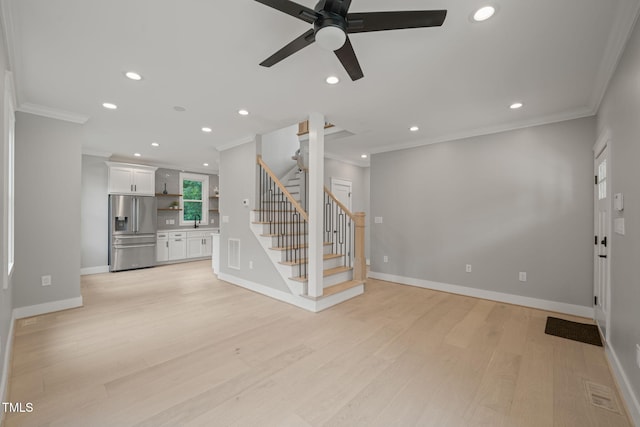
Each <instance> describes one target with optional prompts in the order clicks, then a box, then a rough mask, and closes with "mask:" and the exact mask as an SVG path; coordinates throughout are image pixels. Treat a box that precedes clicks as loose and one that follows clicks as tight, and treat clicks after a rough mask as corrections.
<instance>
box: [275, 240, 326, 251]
mask: <svg viewBox="0 0 640 427" xmlns="http://www.w3.org/2000/svg"><path fill="white" fill-rule="evenodd" d="M331 245H333V243H331V242H324V246H331ZM308 247H309V245H307V244H304V245H300V246H298V247H297V248H296V247H295V246H274V247H272V248H269V249H271V250H272V251H286V250H289V249H305V248H308Z"/></svg>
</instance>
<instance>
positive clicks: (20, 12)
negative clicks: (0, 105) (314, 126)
mask: <svg viewBox="0 0 640 427" xmlns="http://www.w3.org/2000/svg"><path fill="white" fill-rule="evenodd" d="M2 2H3V3H2V5H3V21H4V26H5V32H6V34H7V43H8V45H9V56H10V62H11V66H12V69H13V70H14V74H15V81H16V87H17V97H18V103H19V105H20V109H22V110H23V111H31V112H36V113H38V114H43V115H48V116H54V117H64V118H67V119H71V120H83V119H86V118H88V121H87V122H86V124H85V125H84V127H85V128H86V129H85V134H86V138H87V140H86V144H85V151H86V152H103V153H105V152H106V153H113V154H114V156H117V157H120V158H131V159H133V153H134V152H140V153H142V157H141V158H140V159H136V161H141V162H148V163H155V164H160V165H172V166H176V167H179V168H182V169H188V170H211V171H214V170H216V169H217V161H218V159H219V155H218V149H220V148H221V147H224V146H227V145H229V144H233V143H234V142H237V141H242V140H246V139H247V138H250V137H251V136H252V135H253V134H257V133H266V132H270V131H273V130H276V129H279V128H282V127H285V126H288V125H291V124H293V123H296V122H298V121H300V120H304V119H305V118H306V115H307V113H308V112H311V111H317V112H321V113H324V114H325V115H326V117H327V120H328V121H331V122H332V123H335V124H336V125H338V126H339V127H341V128H344V129H346V130H349V131H350V132H353V133H354V134H355V135H353V136H351V137H348V138H344V139H339V140H336V141H331V142H328V143H327V150H328V152H329V153H330V154H332V155H333V156H339V157H341V158H344V159H345V160H348V161H351V162H361V159H360V154H361V153H375V152H380V151H386V150H390V149H398V148H402V147H409V146H415V145H421V144H425V143H432V142H439V141H444V140H449V139H454V138H458V137H464V136H471V135H477V134H483V133H489V132H495V131H499V130H505V129H513V128H518V127H522V126H527V125H531V124H539V123H547V122H553V121H558V120H564V119H568V118H574V117H582V116H588V115H592V114H594V113H595V112H596V110H597V106H598V104H599V102H600V99H601V97H602V94H603V92H604V90H605V88H606V84H607V82H608V79H609V78H610V76H611V73H612V72H613V69H614V68H615V65H616V62H617V60H618V58H619V55H620V52H621V51H622V49H623V45H624V42H625V41H626V39H627V37H628V35H629V32H630V30H631V28H632V25H633V23H634V20H635V17H636V15H637V12H638V5H639V2H640V0H562V1H558V0H520V1H513V0H509V1H507V0H496V1H492V0H489V1H488V2H482V1H476V0H457V1H445V0H399V1H393V2H391V1H382V0H366V1H365V0H354V1H353V3H352V6H351V11H352V12H362V11H377V10H381V11H382V10H420V9H427V10H429V9H448V15H447V19H446V20H445V23H444V25H443V26H442V27H440V28H427V29H413V30H401V31H390V32H376V33H366V34H354V35H352V36H351V40H352V44H353V46H354V48H355V51H356V53H357V55H358V58H359V60H360V64H361V65H362V68H363V70H364V74H365V77H364V78H363V79H361V80H359V81H356V82H352V81H351V80H350V79H349V78H348V76H347V74H346V72H345V71H344V70H343V69H342V67H341V65H340V63H339V62H338V60H337V58H335V56H334V55H333V54H332V53H330V52H326V51H323V50H322V49H321V48H320V47H319V46H317V45H312V46H310V47H308V48H306V49H304V50H302V51H300V52H298V53H297V54H295V55H293V56H291V57H290V58H288V59H286V60H285V61H283V62H281V63H280V64H277V65H275V66H274V67H272V68H263V67H260V66H259V65H258V64H259V63H260V62H261V61H262V60H264V59H265V58H267V57H268V56H270V55H271V54H272V53H274V52H275V51H276V50H278V49H280V48H281V47H282V46H284V45H285V44H286V43H288V42H289V41H291V40H292V39H294V38H295V37H298V36H299V35H301V34H302V33H303V32H305V31H306V30H307V29H309V28H310V26H309V25H308V24H306V23H304V22H302V21H299V20H296V19H294V18H292V17H290V16H288V15H285V14H283V13H280V12H278V11H276V10H273V9H271V8H268V7H266V6H264V5H262V4H259V3H257V2H255V1H252V0H228V1H222V0H181V1H175V0H171V1H169V0H109V1H104V0H2ZM300 3H301V4H304V5H306V6H308V7H313V6H314V4H315V1H313V0H300ZM486 3H489V4H493V5H495V6H497V8H498V12H497V13H496V15H495V16H494V17H493V18H492V19H490V20H489V21H486V22H483V23H472V22H471V20H470V15H471V14H472V13H473V12H474V11H475V10H476V9H477V8H478V7H480V6H482V5H484V4H486ZM129 70H135V71H137V72H139V73H141V74H142V75H143V77H144V79H143V80H142V81H140V82H134V81H131V80H128V79H126V78H125V77H124V75H123V73H124V72H125V71H129ZM331 74H335V75H337V76H339V77H340V79H341V82H340V84H338V85H336V86H329V85H327V84H326V83H325V81H324V80H325V78H326V77H327V76H328V75H331ZM514 101H522V102H524V103H525V107H524V108H522V109H520V110H517V111H512V110H510V109H509V108H508V107H509V105H510V104H511V103H512V102H514ZM103 102H113V103H115V104H117V105H118V107H119V108H118V109H117V110H115V111H108V110H105V109H104V108H102V106H101V104H102V103H103ZM176 105H179V106H184V107H185V108H186V109H187V111H186V112H182V113H180V112H176V111H174V109H173V107H174V106H176ZM240 108H246V109H248V110H249V111H250V113H251V114H250V115H249V116H248V117H241V116H239V115H238V114H237V111H238V109H240ZM411 125H418V126H420V131H419V132H416V133H411V132H409V131H408V128H409V126H411ZM203 126H209V127H211V128H212V129H213V132H211V133H209V134H205V133H203V132H202V131H201V130H200V128H201V127H203ZM153 141H157V142H158V143H160V144H161V146H160V147H159V148H153V147H151V145H150V144H151V142H153ZM203 162H208V163H209V164H211V166H210V167H209V168H203V166H202V163H203Z"/></svg>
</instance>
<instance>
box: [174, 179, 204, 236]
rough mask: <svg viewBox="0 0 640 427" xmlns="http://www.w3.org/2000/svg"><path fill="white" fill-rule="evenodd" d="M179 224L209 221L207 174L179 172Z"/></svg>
mask: <svg viewBox="0 0 640 427" xmlns="http://www.w3.org/2000/svg"><path fill="white" fill-rule="evenodd" d="M180 188H181V189H182V197H181V198H180V209H182V211H181V215H180V225H194V224H198V225H200V224H201V223H202V224H205V225H206V224H208V223H209V177H208V176H207V175H200V174H193V173H181V174H180Z"/></svg>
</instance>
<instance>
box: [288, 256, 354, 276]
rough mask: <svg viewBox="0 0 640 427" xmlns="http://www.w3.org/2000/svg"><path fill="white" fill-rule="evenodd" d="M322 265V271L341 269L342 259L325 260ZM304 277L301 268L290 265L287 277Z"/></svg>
mask: <svg viewBox="0 0 640 427" xmlns="http://www.w3.org/2000/svg"><path fill="white" fill-rule="evenodd" d="M323 264H324V267H323V268H324V269H325V270H328V269H330V268H335V267H341V266H342V259H341V258H334V259H326V260H324V261H323ZM308 271H309V266H307V272H308ZM303 275H306V274H304V269H303V268H301V267H300V266H299V265H292V266H291V274H290V275H289V277H299V276H303Z"/></svg>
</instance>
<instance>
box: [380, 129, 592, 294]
mask: <svg viewBox="0 0 640 427" xmlns="http://www.w3.org/2000/svg"><path fill="white" fill-rule="evenodd" d="M594 140H595V118H586V119H579V120H572V121H568V122H562V123H556V124H550V125H545V126H537V127H531V128H527V129H522V130H517V131H510V132H504V133H499V134H494V135H486V136H480V137H475V138H469V139H464V140H460V141H454V142H447V143H441V144H435V145H430V146H423V147H419V148H414V149H409V150H403V151H396V152H390V153H383V154H376V155H374V156H373V157H372V160H371V216H372V217H377V216H380V217H383V223H382V224H374V223H373V222H374V221H372V224H371V227H372V231H371V233H372V242H371V270H372V271H376V272H382V273H388V274H395V275H400V276H404V277H411V278H418V279H424V280H430V281H435V282H442V283H448V284H454V285H462V286H468V287H473V288H479V289H484V290H490V291H496V292H503V293H508V294H515V295H522V296H527V297H533V298H540V299H545V300H552V301H557V302H564V303H569V304H576V305H581V306H588V307H591V300H592V297H593V278H592V275H593V260H592V257H593V252H592V250H593V235H592V231H593V188H592V187H593V173H592V170H593V156H592V152H591V148H592V146H593V143H594ZM385 255H387V256H388V257H389V262H388V263H384V262H383V256H385ZM466 264H472V266H473V272H472V273H465V265H466ZM520 271H525V272H527V274H528V281H527V282H526V283H521V282H519V281H518V272H520Z"/></svg>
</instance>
